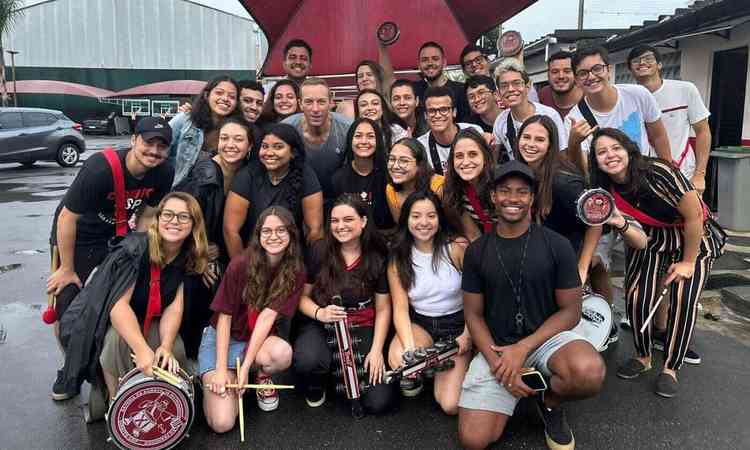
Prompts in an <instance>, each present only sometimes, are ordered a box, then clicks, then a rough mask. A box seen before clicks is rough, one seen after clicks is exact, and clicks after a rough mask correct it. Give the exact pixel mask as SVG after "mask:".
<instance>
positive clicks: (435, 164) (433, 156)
mask: <svg viewBox="0 0 750 450" xmlns="http://www.w3.org/2000/svg"><path fill="white" fill-rule="evenodd" d="M427 143H428V144H429V147H430V160H431V161H432V168H433V169H434V170H435V173H436V174H438V175H441V176H442V175H443V162H442V161H440V153H438V149H437V142H435V136H433V135H432V131H430V135H429V136H428V137H427Z"/></svg>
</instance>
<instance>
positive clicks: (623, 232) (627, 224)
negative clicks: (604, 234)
mask: <svg viewBox="0 0 750 450" xmlns="http://www.w3.org/2000/svg"><path fill="white" fill-rule="evenodd" d="M628 228H630V222H628V221H627V220H625V225H623V226H622V227H615V230H616V231H617V232H618V233H620V234H625V232H626V231H628Z"/></svg>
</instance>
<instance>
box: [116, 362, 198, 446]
mask: <svg viewBox="0 0 750 450" xmlns="http://www.w3.org/2000/svg"><path fill="white" fill-rule="evenodd" d="M175 377H176V378H177V379H178V381H179V382H178V383H177V384H172V383H170V382H168V381H166V380H162V379H159V378H152V377H149V376H146V375H145V374H143V373H142V372H141V371H140V370H138V369H133V370H131V371H130V372H128V373H127V374H126V375H125V376H124V377H122V378H121V379H120V384H119V386H118V389H117V395H116V396H115V399H114V400H113V401H112V404H111V405H110V407H109V412H108V413H107V428H108V430H109V436H110V440H111V441H112V442H113V443H114V444H115V445H117V446H118V447H120V448H122V449H128V450H134V449H148V450H161V449H169V448H173V447H175V446H176V445H177V444H179V443H180V441H182V440H183V439H184V438H185V437H187V435H188V431H189V430H190V426H191V425H192V424H193V417H194V406H193V401H194V398H195V392H194V386H193V381H192V379H191V378H190V376H188V375H187V374H186V373H185V372H182V371H180V373H179V374H178V375H176V376H175Z"/></svg>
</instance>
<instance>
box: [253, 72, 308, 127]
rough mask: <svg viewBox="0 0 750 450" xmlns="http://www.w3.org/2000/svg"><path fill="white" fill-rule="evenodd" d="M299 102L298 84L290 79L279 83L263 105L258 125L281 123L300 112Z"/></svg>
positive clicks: (274, 86) (272, 89)
mask: <svg viewBox="0 0 750 450" xmlns="http://www.w3.org/2000/svg"><path fill="white" fill-rule="evenodd" d="M298 100H299V86H298V85H297V83H296V82H294V81H292V80H288V79H283V80H279V81H277V82H276V84H274V85H273V87H272V88H271V92H269V93H268V97H267V98H266V101H265V103H263V111H261V113H260V117H259V118H258V123H259V124H261V125H266V124H269V123H279V122H281V121H282V120H284V119H286V118H287V117H289V116H291V115H292V114H296V113H298V112H300V109H299V101H298Z"/></svg>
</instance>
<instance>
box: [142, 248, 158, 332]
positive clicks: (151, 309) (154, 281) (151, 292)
mask: <svg viewBox="0 0 750 450" xmlns="http://www.w3.org/2000/svg"><path fill="white" fill-rule="evenodd" d="M158 316H161V269H160V268H159V266H157V265H156V264H154V263H151V280H150V282H149V287H148V306H147V307H146V320H144V321H143V337H144V338H145V339H146V340H148V329H149V327H150V326H151V320H152V319H153V318H154V317H158Z"/></svg>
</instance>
